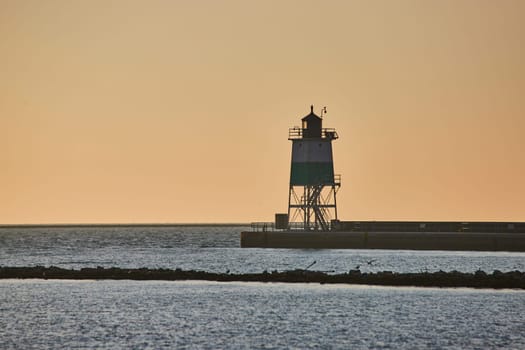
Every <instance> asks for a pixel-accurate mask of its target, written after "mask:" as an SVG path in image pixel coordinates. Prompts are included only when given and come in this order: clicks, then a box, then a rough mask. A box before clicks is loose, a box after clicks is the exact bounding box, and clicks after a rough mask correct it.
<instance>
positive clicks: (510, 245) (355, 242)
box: [241, 231, 525, 252]
mask: <svg viewBox="0 0 525 350" xmlns="http://www.w3.org/2000/svg"><path fill="white" fill-rule="evenodd" d="M241 247H244V248H299V249H304V248H311V249H401V250H464V251H508V252H525V233H524V232H511V233H509V232H503V233H498V232H479V233H476V232H363V231H361V232H342V231H341V232H340V231H329V232H315V231H311V232H304V231H266V232H261V231H259V232H256V231H248V232H241Z"/></svg>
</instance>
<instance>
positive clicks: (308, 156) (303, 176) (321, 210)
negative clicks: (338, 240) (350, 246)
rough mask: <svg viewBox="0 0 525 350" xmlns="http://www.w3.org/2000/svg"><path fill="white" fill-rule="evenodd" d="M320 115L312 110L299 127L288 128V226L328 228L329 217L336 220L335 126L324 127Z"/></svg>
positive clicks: (292, 227) (339, 179)
mask: <svg viewBox="0 0 525 350" xmlns="http://www.w3.org/2000/svg"><path fill="white" fill-rule="evenodd" d="M323 112H326V108H324V109H323V111H322V112H321V117H320V116H318V115H316V114H315V113H314V107H313V106H310V114H308V115H307V116H305V117H304V118H303V119H302V120H301V121H302V125H301V127H300V128H299V127H294V128H291V129H290V130H289V134H288V139H289V140H290V141H292V166H291V171H290V191H289V196H288V218H289V228H290V229H301V230H305V231H311V230H315V231H318V230H321V231H329V230H330V228H331V227H330V223H331V221H332V220H337V202H336V194H337V190H338V189H339V187H340V186H341V176H340V175H334V160H333V156H332V141H333V140H336V139H337V137H338V136H337V133H336V132H335V129H326V128H323V119H322V116H323Z"/></svg>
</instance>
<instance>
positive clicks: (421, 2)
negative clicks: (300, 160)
mask: <svg viewBox="0 0 525 350" xmlns="http://www.w3.org/2000/svg"><path fill="white" fill-rule="evenodd" d="M310 104H314V105H315V106H316V111H317V112H319V111H320V109H321V107H322V106H327V110H328V114H327V115H326V117H325V119H324V126H325V127H334V128H336V129H337V131H338V133H339V136H340V139H339V140H337V141H335V143H334V157H335V170H336V173H340V174H342V181H343V183H342V187H341V189H340V191H339V194H338V205H339V216H340V219H342V220H367V219H374V220H513V221H525V200H524V198H525V180H524V179H525V1H521V0H516V1H511V0H502V1H483V0H475V1H474V0H473V1H462V0H453V1H446V0H439V1H438V0H436V1H425V0H415V1H394V0H385V1H376V0H366V1H350V0H344V1H305V0H300V1H299V0H298V1H282V0H281V1H249V0H243V1H211V0H210V1H204V0H191V1H190V0H188V1H168V0H165V1H160V0H148V1H145V0H144V1H130V0H125V1H124V0H123V1H108V0H89V1H88V0H86V1H70V0H57V1H53V0H46V1H40V0H35V1H26V0H13V1H10V0H0V164H1V168H0V223H4V224H9V223H80V222H82V223H92V222H93V223H94V222H100V223H103V222H137V223H138V222H250V221H270V220H273V214H274V213H275V212H286V209H287V200H288V181H289V173H290V150H291V143H290V141H288V140H287V136H288V128H289V127H293V126H294V125H299V120H300V118H302V117H303V116H304V115H306V114H308V113H309V106H310Z"/></svg>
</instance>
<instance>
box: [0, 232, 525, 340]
mask: <svg viewBox="0 0 525 350" xmlns="http://www.w3.org/2000/svg"><path fill="white" fill-rule="evenodd" d="M245 229H248V228H243V227H222V226H220V227H219V226H203V227H194V226H192V227H189V226H180V227H134V228H129V227H128V228H124V227H116V228H96V227H91V228H22V229H15V228H9V229H5V228H4V229H0V265H3V266H36V265H44V266H51V265H54V266H60V267H67V268H81V267H95V266H104V267H110V266H117V267H149V268H156V267H165V268H172V269H174V268H182V269H199V270H205V271H214V272H224V271H226V270H230V271H232V272H261V271H263V270H268V271H271V270H287V269H295V268H305V267H306V266H308V265H309V264H310V263H312V262H313V261H316V264H315V265H314V266H313V267H312V269H314V270H326V271H334V272H345V271H348V270H349V269H353V268H355V267H356V266H358V265H359V266H360V269H361V271H383V270H391V271H397V272H419V271H437V270H444V271H451V270H458V271H465V272H473V271H476V270H478V269H482V270H484V271H487V272H491V271H493V270H495V269H498V270H501V271H511V270H520V271H524V270H525V254H523V253H503V252H497V253H490V252H489V253H486V252H440V251H428V252H424V251H386V250H377V251H374V250H286V249H241V248H239V232H240V231H241V230H245ZM524 315H525V292H524V291H511V290H504V291H494V290H472V289H433V288H390V287H370V286H351V285H317V284H287V283H281V284H263V283H216V282H201V281H186V282H165V281H147V282H145V281H53V280H47V281H44V280H3V281H0V348H2V349H31V348H33V349H119V348H122V349H128V348H136V349H142V348H151V349H171V348H188V349H193V348H196V349H198V348H205V349H217V348H219V349H220V348H223V349H230V348H234V349H235V348H239V349H243V348H269V349H273V348H299V349H303V348H340V349H367V348H382V349H420V348H457V349H485V348H505V349H524V348H525V316H524Z"/></svg>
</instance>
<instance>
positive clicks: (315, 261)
mask: <svg viewBox="0 0 525 350" xmlns="http://www.w3.org/2000/svg"><path fill="white" fill-rule="evenodd" d="M316 263H317V260H314V262H313V263H311V264H310V265H308V266H307V267H306V269H305V270H308V269H309V268H310V267H312V266H314V265H315V264H316Z"/></svg>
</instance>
